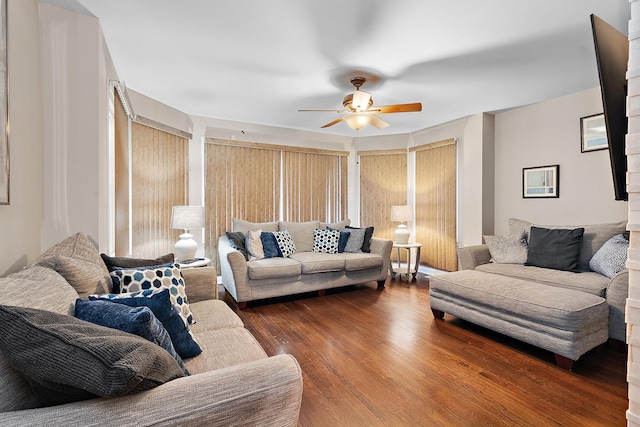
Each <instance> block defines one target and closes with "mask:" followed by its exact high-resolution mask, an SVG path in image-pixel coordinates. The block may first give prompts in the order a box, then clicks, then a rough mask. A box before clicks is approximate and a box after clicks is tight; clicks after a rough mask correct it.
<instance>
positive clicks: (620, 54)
mask: <svg viewBox="0 0 640 427" xmlns="http://www.w3.org/2000/svg"><path fill="white" fill-rule="evenodd" d="M591 29H592V32H593V41H594V44H595V49H596V63H597V64H598V76H599V78H600V91H601V93H602V105H603V107H604V120H605V124H606V127H607V141H608V143H609V159H610V162H611V172H612V173H613V190H614V193H615V199H616V200H628V197H629V196H628V194H627V185H626V183H627V156H626V155H625V138H626V134H627V65H628V62H629V40H628V39H627V36H625V35H624V34H622V33H621V32H620V31H618V30H616V29H615V28H614V27H612V26H611V25H609V24H607V23H606V22H605V21H603V20H602V19H600V18H598V17H597V16H595V15H591Z"/></svg>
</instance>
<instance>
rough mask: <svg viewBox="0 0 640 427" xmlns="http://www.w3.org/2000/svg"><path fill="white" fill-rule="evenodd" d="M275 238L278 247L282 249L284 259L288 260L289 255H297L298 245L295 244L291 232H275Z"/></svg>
mask: <svg viewBox="0 0 640 427" xmlns="http://www.w3.org/2000/svg"><path fill="white" fill-rule="evenodd" d="M273 236H274V237H275V238H276V242H277V243H278V247H279V248H280V252H281V254H282V256H283V257H285V258H286V257H288V256H289V255H291V254H294V253H296V245H295V243H293V239H292V238H291V234H290V233H289V231H287V230H284V231H274V232H273Z"/></svg>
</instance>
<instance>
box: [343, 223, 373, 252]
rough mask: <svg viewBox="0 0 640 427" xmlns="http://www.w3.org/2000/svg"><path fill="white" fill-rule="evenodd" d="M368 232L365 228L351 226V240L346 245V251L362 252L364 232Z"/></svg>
mask: <svg viewBox="0 0 640 427" xmlns="http://www.w3.org/2000/svg"><path fill="white" fill-rule="evenodd" d="M366 232H367V230H366V229H365V228H350V229H349V233H351V234H350V235H349V240H347V244H346V246H345V247H344V251H345V252H362V243H363V242H364V234H365V233H366Z"/></svg>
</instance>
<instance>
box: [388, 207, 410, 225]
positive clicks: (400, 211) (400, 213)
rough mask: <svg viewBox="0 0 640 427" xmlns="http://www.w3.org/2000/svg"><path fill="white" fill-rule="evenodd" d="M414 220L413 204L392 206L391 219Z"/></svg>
mask: <svg viewBox="0 0 640 427" xmlns="http://www.w3.org/2000/svg"><path fill="white" fill-rule="evenodd" d="M412 220H413V208H412V207H411V206H408V205H404V206H391V221H400V222H405V221H412Z"/></svg>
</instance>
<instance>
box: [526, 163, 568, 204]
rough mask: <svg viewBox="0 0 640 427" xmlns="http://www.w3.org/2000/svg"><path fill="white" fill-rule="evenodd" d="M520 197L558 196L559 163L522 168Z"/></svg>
mask: <svg viewBox="0 0 640 427" xmlns="http://www.w3.org/2000/svg"><path fill="white" fill-rule="evenodd" d="M522 197H523V198H525V199H529V198H541V197H560V165H551V166H537V167H533V168H522Z"/></svg>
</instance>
